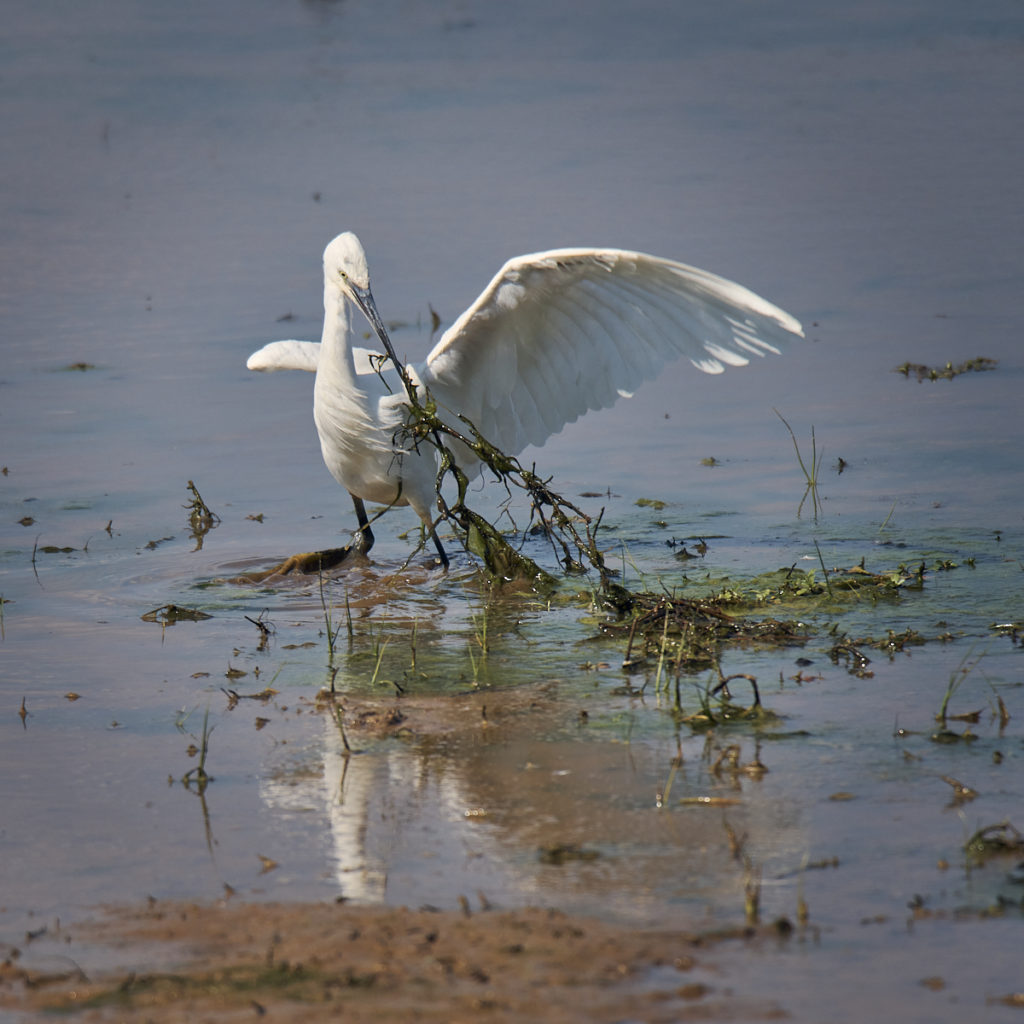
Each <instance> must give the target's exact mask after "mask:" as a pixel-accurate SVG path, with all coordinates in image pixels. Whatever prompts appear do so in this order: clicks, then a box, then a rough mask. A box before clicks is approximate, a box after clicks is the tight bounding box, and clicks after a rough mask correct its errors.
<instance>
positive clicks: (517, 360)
mask: <svg viewBox="0 0 1024 1024" xmlns="http://www.w3.org/2000/svg"><path fill="white" fill-rule="evenodd" d="M802 337H803V331H802V329H801V326H800V324H799V322H798V321H797V320H795V319H794V318H793V317H792V316H790V315H789V314H788V313H786V312H784V311H783V310H781V309H779V308H778V307H777V306H774V305H772V304H771V303H770V302H768V301H767V300H765V299H763V298H761V297H760V296H759V295H756V294H755V293H754V292H752V291H750V290H749V289H747V288H745V287H743V286H742V285H739V284H736V283H735V282H732V281H728V280H726V279H725V278H721V277H718V276H717V275H715V274H711V273H708V272H707V271H704V270H699V269H698V268H696V267H690V266H687V265H686V264H682V263H675V262H673V261H671V260H664V259H659V258H657V257H654V256H648V255H645V254H644V253H637V252H626V251H622V250H616V249H555V250H551V251H549V252H543V253H536V254H533V255H529V256H520V257H517V258H515V259H512V260H509V262H508V263H506V264H505V266H504V267H502V269H501V271H500V272H499V273H498V274H497V275H496V276H495V277H494V279H493V280H492V281H491V282H490V284H489V285H488V286H487V288H486V289H485V290H484V292H483V293H482V294H481V295H480V297H479V298H478V299H477V300H476V301H475V302H474V303H473V305H472V306H470V307H469V309H467V310H466V312H465V313H463V314H462V316H460V317H459V318H458V320H456V322H455V323H454V324H452V326H451V327H450V328H449V329H448V330H447V331H446V332H445V334H444V336H443V337H442V338H441V340H440V341H439V342H438V344H437V345H436V346H435V347H434V350H433V351H432V352H431V353H430V355H429V356H428V357H427V361H426V363H425V364H424V365H423V366H422V367H421V368H420V375H421V376H422V379H423V381H424V383H425V384H426V385H427V386H428V387H429V388H430V390H431V392H432V393H433V394H434V396H435V398H436V399H437V400H438V402H439V403H440V404H441V405H443V406H445V407H446V408H448V409H449V410H451V411H452V412H455V413H462V414H464V415H465V416H467V417H468V418H469V419H470V420H471V421H472V422H473V423H474V424H475V425H476V427H477V428H478V429H479V430H480V432H481V433H482V434H483V435H484V437H486V438H488V439H489V440H490V441H492V442H493V443H495V444H497V445H498V446H499V447H500V448H502V449H503V450H504V451H506V452H508V453H509V454H518V453H519V452H520V451H522V449H523V448H524V447H526V445H527V444H535V445H539V444H543V443H544V441H546V440H547V438H548V437H550V436H551V435H552V434H555V433H557V432H558V431H559V430H561V429H562V427H564V426H565V424H566V423H570V422H572V421H574V420H575V419H577V418H578V417H579V416H581V415H583V414H584V413H585V412H587V411H588V410H590V409H600V408H605V407H607V406H609V405H612V404H613V403H614V402H615V401H616V400H617V399H618V397H619V396H620V394H621V393H622V392H624V391H625V392H632V391H633V390H635V388H636V387H638V386H639V385H640V384H641V383H643V382H644V381H645V380H649V379H651V378H653V377H654V376H656V375H657V374H658V373H659V372H660V370H661V369H662V368H663V367H664V366H665V365H666V364H667V363H669V362H671V361H673V360H675V359H678V358H682V357H686V358H689V359H690V361H691V362H692V363H693V365H694V366H696V367H697V368H698V369H700V370H703V371H704V372H706V373H721V372H722V371H723V370H724V369H725V368H726V367H727V366H743V365H745V364H747V363H749V362H750V359H751V358H752V357H754V356H765V355H769V354H775V353H778V352H780V351H781V350H782V349H783V348H784V347H785V346H786V345H787V344H788V343H789V342H792V341H793V340H795V339H797V338H802Z"/></svg>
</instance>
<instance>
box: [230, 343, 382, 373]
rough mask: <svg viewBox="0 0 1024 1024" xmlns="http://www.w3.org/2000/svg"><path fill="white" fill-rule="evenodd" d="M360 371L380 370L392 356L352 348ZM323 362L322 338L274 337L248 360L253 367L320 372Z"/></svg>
mask: <svg viewBox="0 0 1024 1024" xmlns="http://www.w3.org/2000/svg"><path fill="white" fill-rule="evenodd" d="M352 361H353V362H354V363H355V366H356V373H376V372H377V371H378V369H381V370H384V369H388V368H389V367H390V366H391V360H390V359H388V358H387V357H386V356H383V355H381V354H380V353H379V352H374V351H373V349H369V348H357V347H355V346H353V348H352ZM319 363H320V342H319V341H291V340H289V341H271V342H269V343H268V344H266V345H264V346H263V348H261V349H260V350H259V351H258V352H253V354H252V355H251V356H249V358H248V360H247V361H246V364H245V365H246V367H247V368H248V369H250V370H260V371H262V372H266V373H269V372H270V371H272V370H309V371H310V372H311V373H316V369H317V366H318V365H319Z"/></svg>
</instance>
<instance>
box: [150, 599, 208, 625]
mask: <svg viewBox="0 0 1024 1024" xmlns="http://www.w3.org/2000/svg"><path fill="white" fill-rule="evenodd" d="M141 618H142V621H143V622H159V623H160V625H161V626H173V625H174V624H175V623H176V622H202V621H203V619H212V618H213V616H212V615H208V614H207V613H206V612H201V611H200V610H199V609H198V608H185V607H184V606H183V605H180V604H163V605H161V606H160V607H159V608H154V609H153V610H152V611H151V612H145V613H144V614H143V615H142V616H141Z"/></svg>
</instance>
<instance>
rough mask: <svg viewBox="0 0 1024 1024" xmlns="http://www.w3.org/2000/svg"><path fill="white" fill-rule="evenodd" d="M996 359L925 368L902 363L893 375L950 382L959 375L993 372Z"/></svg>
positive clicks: (980, 359)
mask: <svg viewBox="0 0 1024 1024" xmlns="http://www.w3.org/2000/svg"><path fill="white" fill-rule="evenodd" d="M998 362H999V361H998V360H997V359H986V358H985V357H984V356H978V358H976V359H968V360H967V361H966V362H963V363H960V365H959V366H954V365H953V364H952V363H946V365H945V366H925V365H924V364H923V363H903V364H902V365H900V366H897V367H896V369H895V370H893V373H902V374H903V376H904V377H906V378H908V379H909V378H910V375H911V374H913V375H914V376H915V377H916V378H917V379H918V381H923V380H952V379H953V378H954V377H958V376H960V374H961V373H983V372H984V371H985V370H994V369H995V368H996V366H997V365H998Z"/></svg>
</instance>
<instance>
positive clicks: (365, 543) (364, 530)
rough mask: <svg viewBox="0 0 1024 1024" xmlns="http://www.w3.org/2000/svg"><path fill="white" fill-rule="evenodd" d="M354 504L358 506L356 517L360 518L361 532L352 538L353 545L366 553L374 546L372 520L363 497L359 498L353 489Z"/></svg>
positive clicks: (357, 549)
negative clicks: (367, 516) (368, 515)
mask: <svg viewBox="0 0 1024 1024" xmlns="http://www.w3.org/2000/svg"><path fill="white" fill-rule="evenodd" d="M348 493H349V494H350V495H351V497H352V504H353V505H355V507H356V519H358V520H359V532H358V533H357V534H356V535H355V537H353V538H352V547H353V548H355V549H356V551H359V552H362V554H364V555H365V554H366V552H367V551H369V550H370V548H372V547H373V532H372V531H371V530H370V520H369V519H367V518H366V506H365V505H364V504H363V499H362V498H357V497H356V496H355V495H354V494H352V492H351V491H349V492H348Z"/></svg>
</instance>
